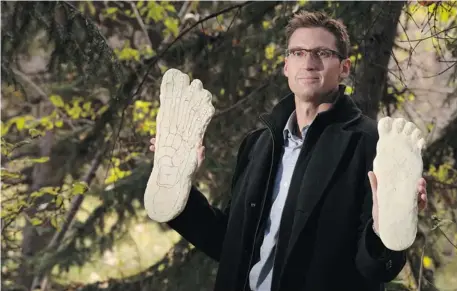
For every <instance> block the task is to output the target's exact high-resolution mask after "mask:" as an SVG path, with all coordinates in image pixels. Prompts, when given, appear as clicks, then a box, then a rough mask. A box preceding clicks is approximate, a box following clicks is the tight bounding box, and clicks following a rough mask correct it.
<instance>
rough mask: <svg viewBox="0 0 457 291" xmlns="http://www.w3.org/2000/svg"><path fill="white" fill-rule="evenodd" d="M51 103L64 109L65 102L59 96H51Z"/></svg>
mask: <svg viewBox="0 0 457 291" xmlns="http://www.w3.org/2000/svg"><path fill="white" fill-rule="evenodd" d="M49 101H51V103H52V104H53V105H54V106H55V107H63V106H64V102H63V100H62V97H60V96H59V95H51V96H49Z"/></svg>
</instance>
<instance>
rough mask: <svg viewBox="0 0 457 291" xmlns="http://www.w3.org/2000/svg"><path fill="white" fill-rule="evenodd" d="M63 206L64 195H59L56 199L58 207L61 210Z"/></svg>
mask: <svg viewBox="0 0 457 291" xmlns="http://www.w3.org/2000/svg"><path fill="white" fill-rule="evenodd" d="M62 204H63V198H62V195H57V197H56V207H57V208H60V207H61V206H62Z"/></svg>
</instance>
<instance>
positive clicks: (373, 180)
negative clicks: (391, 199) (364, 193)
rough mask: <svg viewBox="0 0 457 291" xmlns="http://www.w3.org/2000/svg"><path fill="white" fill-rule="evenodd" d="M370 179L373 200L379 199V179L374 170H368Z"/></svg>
mask: <svg viewBox="0 0 457 291" xmlns="http://www.w3.org/2000/svg"><path fill="white" fill-rule="evenodd" d="M368 179H369V180H370V186H371V192H372V193H373V200H377V196H376V194H377V193H376V192H377V189H378V181H377V179H376V175H375V174H374V172H373V171H369V172H368ZM376 202H377V201H376Z"/></svg>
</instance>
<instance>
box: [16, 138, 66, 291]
mask: <svg viewBox="0 0 457 291" xmlns="http://www.w3.org/2000/svg"><path fill="white" fill-rule="evenodd" d="M53 143H54V134H53V133H52V132H50V131H49V132H47V133H46V135H45V136H44V137H43V138H42V140H41V141H40V155H41V156H48V157H50V156H51V150H52V146H53ZM52 164H53V161H52V159H50V160H49V161H48V162H46V163H43V164H36V165H35V166H34V169H33V174H32V181H33V182H32V186H31V188H30V193H32V192H33V191H37V190H39V189H40V188H42V187H46V186H59V185H60V183H61V181H62V176H61V175H55V174H56V173H55V172H53V171H52ZM50 199H51V197H49V196H42V197H40V199H37V205H39V204H41V203H45V202H47V201H50ZM24 212H25V214H26V216H27V217H33V216H35V214H36V212H37V211H36V208H35V206H32V207H30V208H28V209H26V210H25V211H24ZM53 232H54V231H53V228H52V227H51V226H49V225H47V224H43V225H39V226H34V225H32V224H31V223H30V222H29V220H27V221H26V224H25V226H24V228H23V230H22V236H23V239H22V244H21V253H22V261H21V265H20V267H19V270H20V272H19V277H18V280H17V281H18V284H20V285H22V286H24V287H25V288H27V289H28V288H29V287H30V285H31V283H32V279H33V269H32V268H33V266H31V264H30V262H31V261H32V260H33V258H34V257H35V255H36V254H37V253H38V252H40V251H41V250H43V249H44V247H45V246H46V244H47V242H48V240H49V238H50V237H51V236H52V234H53Z"/></svg>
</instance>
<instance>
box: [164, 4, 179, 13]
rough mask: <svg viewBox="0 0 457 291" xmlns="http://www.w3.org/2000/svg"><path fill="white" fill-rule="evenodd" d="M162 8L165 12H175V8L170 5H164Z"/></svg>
mask: <svg viewBox="0 0 457 291" xmlns="http://www.w3.org/2000/svg"><path fill="white" fill-rule="evenodd" d="M163 6H164V8H165V9H166V10H167V11H170V12H176V9H175V7H174V6H173V5H171V4H164V5H163Z"/></svg>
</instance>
